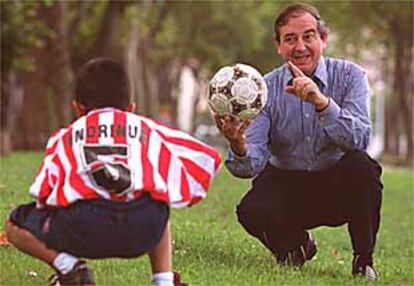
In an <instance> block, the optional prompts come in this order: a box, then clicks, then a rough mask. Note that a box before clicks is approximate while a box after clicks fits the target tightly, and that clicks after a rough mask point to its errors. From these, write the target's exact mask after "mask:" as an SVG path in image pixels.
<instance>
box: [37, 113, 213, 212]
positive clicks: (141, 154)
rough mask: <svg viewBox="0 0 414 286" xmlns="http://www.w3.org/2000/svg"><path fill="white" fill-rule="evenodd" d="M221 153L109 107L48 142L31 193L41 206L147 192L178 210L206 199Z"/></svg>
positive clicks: (129, 197) (120, 198) (125, 197)
mask: <svg viewBox="0 0 414 286" xmlns="http://www.w3.org/2000/svg"><path fill="white" fill-rule="evenodd" d="M220 161H221V158H220V154H219V153H218V152H217V151H216V150H215V149H214V148H212V147H210V146H208V145H206V144H204V143H202V142H201V141H199V140H197V139H195V138H193V137H192V136H190V135H188V134H186V133H184V132H181V131H178V130H174V129H171V128H168V127H165V126H162V125H160V124H158V123H156V122H154V121H152V120H150V119H148V118H145V117H142V116H139V115H136V114H133V113H129V112H124V111H120V110H118V109H113V108H104V109H99V110H94V111H91V112H89V113H88V114H87V115H86V116H83V117H80V118H78V119H77V120H76V121H75V122H74V123H72V124H71V125H70V126H69V127H68V128H64V129H60V130H59V131H57V132H56V133H55V134H54V135H53V136H52V137H51V138H50V139H49V141H48V143H47V147H46V154H45V158H44V160H43V162H42V164H41V166H40V168H39V171H38V174H37V176H36V178H35V181H34V183H33V184H32V186H31V187H30V194H31V195H33V196H34V197H36V199H37V202H38V204H40V205H49V206H60V207H66V206H68V205H70V204H72V203H73V202H75V201H77V200H88V199H96V198H104V199H108V200H114V201H130V200H133V199H135V198H137V197H139V196H140V195H141V194H142V193H143V192H149V193H150V194H151V196H152V198H153V199H155V200H160V201H163V202H166V203H168V204H170V205H171V206H172V207H183V206H187V205H193V204H195V203H197V202H198V201H199V200H201V199H203V198H204V197H205V196H206V194H207V191H208V188H209V185H210V183H211V181H212V179H213V177H214V176H215V175H216V173H217V171H218V168H219V165H220Z"/></svg>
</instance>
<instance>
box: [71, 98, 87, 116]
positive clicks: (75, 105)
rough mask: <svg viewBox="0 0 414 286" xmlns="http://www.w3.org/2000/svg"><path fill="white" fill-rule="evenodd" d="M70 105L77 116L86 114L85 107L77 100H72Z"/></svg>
mask: <svg viewBox="0 0 414 286" xmlns="http://www.w3.org/2000/svg"><path fill="white" fill-rule="evenodd" d="M72 107H73V109H75V112H76V115H77V116H78V117H81V116H83V115H85V114H86V107H85V106H84V105H83V104H81V103H79V102H77V101H76V100H72Z"/></svg>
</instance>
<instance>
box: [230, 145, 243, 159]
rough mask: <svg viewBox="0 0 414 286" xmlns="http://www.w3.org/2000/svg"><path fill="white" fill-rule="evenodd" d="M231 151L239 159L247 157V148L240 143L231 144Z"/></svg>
mask: <svg viewBox="0 0 414 286" xmlns="http://www.w3.org/2000/svg"><path fill="white" fill-rule="evenodd" d="M230 149H231V151H232V152H233V153H234V155H236V156H237V157H244V156H246V146H245V144H244V143H240V142H230Z"/></svg>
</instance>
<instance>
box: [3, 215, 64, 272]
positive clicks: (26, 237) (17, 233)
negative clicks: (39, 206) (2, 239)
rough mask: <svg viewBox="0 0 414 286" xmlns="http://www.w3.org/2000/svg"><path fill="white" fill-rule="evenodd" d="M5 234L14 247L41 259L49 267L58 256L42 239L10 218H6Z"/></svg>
mask: <svg viewBox="0 0 414 286" xmlns="http://www.w3.org/2000/svg"><path fill="white" fill-rule="evenodd" d="M6 235H7V239H8V240H9V241H10V243H11V244H13V245H14V246H15V247H17V248H18V249H20V250H21V251H23V252H25V253H27V254H29V255H31V256H33V257H36V258H38V259H40V260H43V261H44V262H46V263H47V264H49V265H50V266H51V267H53V261H54V260H55V259H56V257H57V256H58V252H57V251H55V250H53V249H50V248H48V247H47V246H46V245H45V244H44V243H43V242H42V241H40V240H39V239H37V238H36V237H35V236H34V235H33V234H31V233H30V232H29V231H28V230H26V229H24V228H21V227H18V226H17V225H16V224H14V223H12V222H11V221H10V220H7V221H6Z"/></svg>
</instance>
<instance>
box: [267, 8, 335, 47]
mask: <svg viewBox="0 0 414 286" xmlns="http://www.w3.org/2000/svg"><path fill="white" fill-rule="evenodd" d="M303 13H309V14H311V15H312V16H313V17H314V18H315V19H316V20H317V21H318V32H319V34H320V35H321V37H322V38H324V37H326V36H327V35H328V26H327V25H326V23H325V21H323V20H322V18H321V16H320V15H319V11H318V9H316V7H314V6H312V5H310V4H306V3H297V4H292V5H289V6H287V7H285V8H284V9H283V10H282V11H281V12H280V13H279V14H278V15H277V17H276V19H275V23H274V26H273V32H274V37H275V40H276V41H277V42H278V43H280V28H281V27H282V26H284V25H286V24H287V22H288V21H289V19H290V18H291V17H292V16H293V15H297V14H303Z"/></svg>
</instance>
